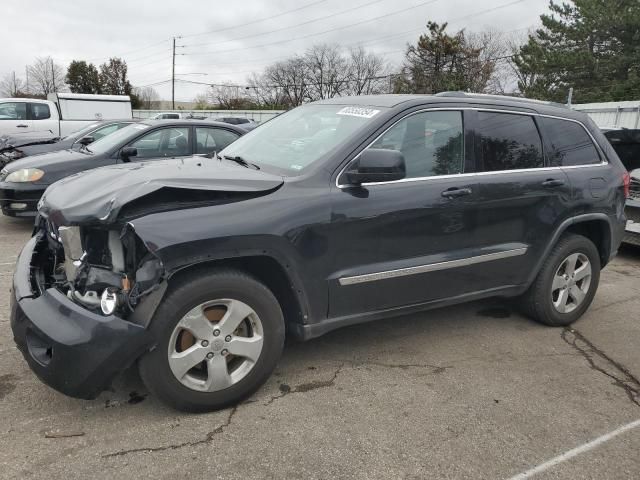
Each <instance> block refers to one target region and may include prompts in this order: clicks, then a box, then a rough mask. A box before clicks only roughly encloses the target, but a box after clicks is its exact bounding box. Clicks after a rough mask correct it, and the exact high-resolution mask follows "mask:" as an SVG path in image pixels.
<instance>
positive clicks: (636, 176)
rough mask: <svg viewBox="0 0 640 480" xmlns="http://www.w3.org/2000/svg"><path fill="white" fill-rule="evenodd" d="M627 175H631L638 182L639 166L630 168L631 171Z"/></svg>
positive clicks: (639, 179)
mask: <svg viewBox="0 0 640 480" xmlns="http://www.w3.org/2000/svg"><path fill="white" fill-rule="evenodd" d="M629 175H631V178H633V179H634V180H636V181H638V182H640V168H636V169H635V170H631V172H629Z"/></svg>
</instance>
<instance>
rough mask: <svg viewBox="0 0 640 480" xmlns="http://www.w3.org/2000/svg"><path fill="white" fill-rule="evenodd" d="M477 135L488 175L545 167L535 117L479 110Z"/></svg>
mask: <svg viewBox="0 0 640 480" xmlns="http://www.w3.org/2000/svg"><path fill="white" fill-rule="evenodd" d="M477 132H478V135H479V137H480V149H481V158H482V162H483V165H484V171H485V172H495V171H500V170H516V169H523V168H540V167H544V157H543V156H542V141H541V140H540V134H539V133H538V129H537V128H536V124H535V122H534V120H533V117H531V116H529V115H516V114H511V113H494V112H482V111H480V112H478V128H477Z"/></svg>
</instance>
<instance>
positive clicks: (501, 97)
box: [435, 91, 568, 108]
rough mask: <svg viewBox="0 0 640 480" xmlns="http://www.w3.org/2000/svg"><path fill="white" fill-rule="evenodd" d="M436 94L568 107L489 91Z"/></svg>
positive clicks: (439, 94) (438, 95)
mask: <svg viewBox="0 0 640 480" xmlns="http://www.w3.org/2000/svg"><path fill="white" fill-rule="evenodd" d="M435 96H436V97H458V98H464V97H466V98H487V99H493V100H504V99H508V100H510V101H513V102H521V103H537V104H539V105H549V106H552V107H562V108H568V107H567V106H566V105H565V104H563V103H557V102H547V101H544V100H534V99H533V98H524V97H512V96H509V95H491V94H488V93H467V92H460V91H453V92H440V93H436V94H435Z"/></svg>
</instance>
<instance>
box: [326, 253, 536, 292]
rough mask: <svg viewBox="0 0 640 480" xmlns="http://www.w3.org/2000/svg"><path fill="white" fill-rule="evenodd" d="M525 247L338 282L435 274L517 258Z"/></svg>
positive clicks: (348, 282) (356, 282)
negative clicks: (439, 271)
mask: <svg viewBox="0 0 640 480" xmlns="http://www.w3.org/2000/svg"><path fill="white" fill-rule="evenodd" d="M527 249H528V248H527V247H522V248H516V249H513V250H506V251H504V252H495V253H487V254H484V255H476V256H473V257H467V258H461V259H459V260H449V261H446V262H437V263H428V264H425V265H418V266H415V267H407V268H398V269H395V270H385V271H382V272H375V273H365V274H363V275H353V276H349V277H341V278H339V279H338V282H339V283H340V285H341V286H346V285H356V284H359V283H366V282H375V281H377V280H385V279H388V278H398V277H405V276H407V275H417V274H420V273H428V272H435V271H438V270H447V269H450V268H458V267H466V266H469V265H475V264H477V263H484V262H491V261H493V260H502V259H504V258H510V257H517V256H520V255H524V254H525V253H527Z"/></svg>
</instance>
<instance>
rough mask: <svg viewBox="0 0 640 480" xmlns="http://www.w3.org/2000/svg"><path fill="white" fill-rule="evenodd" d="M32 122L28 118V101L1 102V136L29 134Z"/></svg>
mask: <svg viewBox="0 0 640 480" xmlns="http://www.w3.org/2000/svg"><path fill="white" fill-rule="evenodd" d="M32 124H33V122H32V121H31V120H27V104H26V102H2V103H0V136H2V135H16V134H29V133H31V130H32V128H31V126H32Z"/></svg>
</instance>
